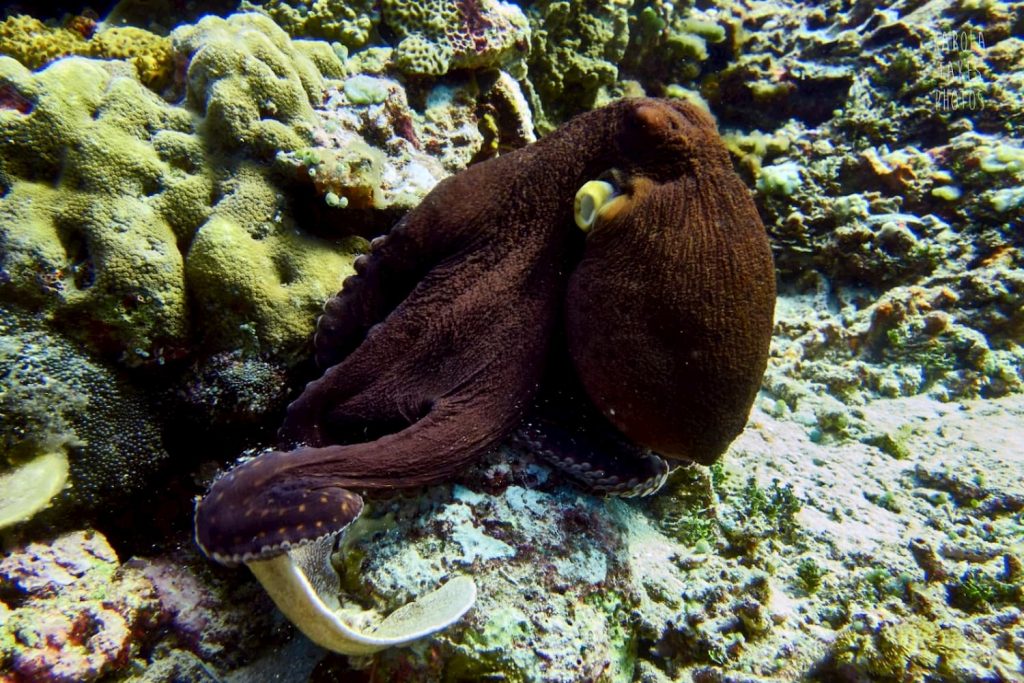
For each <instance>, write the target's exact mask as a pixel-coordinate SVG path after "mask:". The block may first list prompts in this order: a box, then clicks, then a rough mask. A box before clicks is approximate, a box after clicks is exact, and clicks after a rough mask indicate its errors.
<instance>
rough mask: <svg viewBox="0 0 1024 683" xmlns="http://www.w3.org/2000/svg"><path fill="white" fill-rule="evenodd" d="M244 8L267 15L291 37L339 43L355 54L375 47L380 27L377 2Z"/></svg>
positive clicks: (250, 2) (265, 1)
mask: <svg viewBox="0 0 1024 683" xmlns="http://www.w3.org/2000/svg"><path fill="white" fill-rule="evenodd" d="M240 8H241V9H243V10H259V11H262V12H265V13H266V14H267V15H269V16H270V17H271V18H272V19H273V20H274V21H276V22H277V23H278V24H279V25H280V26H281V27H282V28H283V29H284V30H285V31H287V32H288V34H289V35H292V36H304V37H313V38H322V39H324V40H330V41H337V42H339V43H341V44H342V45H344V46H345V47H346V48H349V49H352V50H356V49H359V48H361V47H365V46H366V45H368V44H369V43H371V42H372V41H373V40H374V39H375V37H376V36H377V25H378V24H379V23H380V8H379V5H378V3H377V2H375V1H374V0H357V1H355V2H352V1H350V0H312V2H307V1H306V0H299V1H298V2H288V1H287V0H243V2H242V3H241V5H240Z"/></svg>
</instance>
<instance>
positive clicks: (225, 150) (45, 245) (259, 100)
mask: <svg viewBox="0 0 1024 683" xmlns="http://www.w3.org/2000/svg"><path fill="white" fill-rule="evenodd" d="M173 41H174V45H175V50H176V51H177V54H179V55H180V56H181V57H182V58H183V59H189V58H191V57H192V56H193V55H195V59H191V61H189V62H187V64H188V69H187V73H188V78H189V89H188V93H189V102H191V103H193V104H194V105H195V106H196V107H198V108H199V109H200V111H201V113H202V114H203V116H202V117H199V116H197V115H196V113H195V112H193V111H191V110H189V109H187V108H182V107H175V106H172V105H169V104H167V103H165V102H163V101H162V100H160V99H159V98H158V97H156V96H155V95H153V94H152V93H150V92H149V91H147V90H146V89H145V88H144V87H142V86H141V85H140V84H139V82H138V81H137V80H136V79H135V78H134V76H133V74H131V73H130V72H129V68H130V67H127V66H126V65H123V64H119V63H117V62H99V61H91V60H85V59H81V58H69V59H64V60H61V61H60V62H58V63H55V64H53V65H51V66H50V67H48V68H46V69H44V70H42V71H40V72H38V73H31V72H29V71H28V70H26V69H25V68H24V67H21V66H20V65H19V64H18V63H17V62H15V61H13V60H11V59H7V58H4V59H2V60H0V69H2V71H0V79H2V80H3V82H4V83H5V85H4V88H6V89H7V91H9V94H8V96H7V97H8V99H12V100H16V101H17V102H19V103H23V105H22V106H20V108H19V107H14V108H10V107H5V108H4V109H3V110H0V132H2V134H3V142H2V143H0V150H2V152H3V161H0V184H2V186H3V189H4V194H3V196H2V197H0V245H2V246H3V255H2V256H0V271H2V276H3V277H2V278H0V300H2V301H3V302H5V303H7V304H9V305H13V306H18V307H24V308H30V309H34V308H38V307H42V309H43V310H44V311H45V312H46V314H47V316H48V317H50V318H51V319H52V320H53V321H54V322H55V323H56V324H58V325H64V324H67V323H70V322H71V321H74V324H70V325H68V329H69V330H72V331H73V332H75V333H77V334H78V335H79V338H80V339H81V340H82V341H84V342H86V343H88V344H89V345H91V346H92V347H93V348H94V349H96V350H97V351H99V352H101V353H103V354H105V355H110V356H113V357H116V358H118V359H119V360H120V362H122V363H124V364H126V365H128V366H133V365H140V364H154V363H162V362H164V361H165V360H170V359H175V358H179V357H181V356H184V355H187V354H188V353H189V352H190V347H191V345H192V340H193V339H196V338H198V339H200V340H201V341H202V342H203V344H204V345H205V346H206V347H207V348H208V349H209V350H210V351H221V350H233V349H237V348H240V347H241V346H243V345H245V344H246V343H247V342H248V340H249V337H250V336H251V335H252V333H251V332H250V331H249V330H250V329H254V330H255V335H256V337H257V339H258V340H259V342H260V344H259V351H261V352H266V353H272V354H277V355H279V356H282V357H286V358H292V357H293V356H294V354H295V353H296V352H297V351H298V350H299V349H300V348H301V346H302V344H303V343H304V342H305V341H306V339H307V336H308V334H309V333H310V331H311V326H312V320H313V318H314V315H315V311H316V310H317V309H318V308H319V306H320V304H321V302H322V301H323V300H324V299H325V298H326V297H327V296H329V295H330V294H331V293H333V292H334V291H336V290H337V289H338V288H339V286H340V283H341V280H342V279H343V278H344V275H345V271H346V268H347V264H348V262H349V261H350V259H351V257H350V255H349V254H350V251H351V249H348V250H346V249H344V248H343V249H341V250H339V249H338V246H339V245H338V244H337V241H336V240H335V241H326V240H322V239H316V238H313V237H310V236H308V235H303V234H301V233H298V232H297V231H296V230H295V229H294V227H293V226H294V222H293V218H292V216H291V214H290V210H289V207H288V205H287V204H286V200H285V197H284V196H283V195H282V194H281V190H280V187H279V184H280V182H281V181H280V179H277V178H272V171H271V170H270V169H268V168H266V167H265V166H263V165H261V164H259V163H256V162H254V161H252V159H253V158H260V157H269V158H273V156H274V155H275V154H277V153H278V152H286V151H289V150H294V149H298V148H301V147H306V146H308V144H309V143H310V142H311V136H312V131H313V127H314V124H315V117H314V114H313V109H312V105H313V104H314V103H319V101H320V97H321V92H322V89H323V88H324V85H325V84H324V81H323V77H322V76H321V71H320V69H321V68H323V69H325V70H327V71H328V73H338V72H340V69H341V67H340V62H339V61H338V59H337V57H336V56H335V55H334V54H333V52H331V51H330V49H329V48H328V47H327V46H326V44H323V43H314V42H310V41H306V42H302V43H294V44H293V43H291V42H290V41H289V40H288V38H287V36H286V35H285V34H284V32H283V31H281V30H280V29H279V28H277V27H276V26H275V25H274V24H273V23H272V22H271V21H270V20H269V19H267V18H265V17H262V16H260V15H255V14H252V15H236V16H233V17H232V18H231V19H229V20H223V19H220V18H217V17H208V18H206V19H205V20H203V21H201V22H200V23H199V24H197V25H196V26H195V27H184V28H181V29H178V30H177V31H176V32H175V33H174V35H173ZM200 47H202V48H203V49H199V48H200ZM243 63H245V64H248V65H249V66H248V67H246V68H245V69H242V68H241V65H242V64H243ZM278 73H280V74H281V75H280V77H279V76H278V75H277V74H278ZM15 96H16V97H15ZM23 109H24V111H23ZM28 150H31V153H28ZM66 150H70V151H66ZM14 226H18V228H17V229H15V228H14ZM189 296H192V297H194V299H193V303H195V308H194V310H192V309H191V308H190V307H191V304H190V302H189V301H188V298H189ZM210 310H216V311H218V312H217V314H215V315H210V316H207V315H206V312H207V311H210ZM247 326H249V327H247Z"/></svg>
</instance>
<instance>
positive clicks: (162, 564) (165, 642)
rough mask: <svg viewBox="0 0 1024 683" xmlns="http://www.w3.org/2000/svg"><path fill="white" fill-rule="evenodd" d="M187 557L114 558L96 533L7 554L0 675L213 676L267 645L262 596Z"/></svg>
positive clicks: (269, 632) (2, 568)
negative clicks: (121, 559)
mask: <svg viewBox="0 0 1024 683" xmlns="http://www.w3.org/2000/svg"><path fill="white" fill-rule="evenodd" d="M195 560H196V558H195V557H194V556H191V555H189V554H187V553H184V554H183V553H179V554H177V555H176V556H174V557H173V558H167V559H164V560H156V561H149V560H143V559H132V560H129V561H127V562H121V561H120V560H119V559H118V556H117V553H116V552H115V551H114V549H113V548H112V547H111V546H110V544H109V543H108V541H107V539H106V538H105V537H104V536H103V535H102V534H100V533H99V532H96V531H75V532H71V533H67V534H64V535H62V536H58V537H56V538H53V539H51V540H46V541H39V542H34V543H30V544H27V545H25V546H21V547H14V548H10V550H9V552H7V553H6V555H5V557H4V559H3V560H0V595H2V596H3V602H2V603H0V615H2V616H3V617H4V618H3V620H2V622H0V671H3V672H4V673H5V674H6V675H12V676H14V677H15V678H16V679H17V680H47V681H56V682H58V683H60V682H64V681H67V682H68V683H71V682H74V683H85V682H89V681H97V680H110V678H111V677H116V678H121V677H132V678H133V680H145V681H153V682H155V681H169V680H196V681H206V680H211V681H212V680H219V678H218V675H217V671H218V670H221V671H226V670H230V669H234V668H237V667H238V666H240V665H243V664H247V663H248V662H249V661H250V660H251V659H253V656H252V653H254V652H256V651H258V649H260V648H263V647H266V646H267V644H268V643H273V642H274V640H275V635H274V628H273V627H274V619H273V617H272V616H271V615H272V612H271V610H270V604H269V601H268V600H267V599H266V598H265V597H264V596H263V595H261V594H259V593H256V592H255V591H254V590H253V589H252V588H251V587H249V586H237V585H231V584H228V583H226V582H224V581H223V579H220V578H217V577H214V576H212V575H210V574H209V572H208V571H207V570H206V569H204V568H202V567H201V565H200V568H199V569H195V568H193V567H192V566H191V565H192V564H193V563H194V562H195ZM254 608H256V609H254ZM240 646H241V647H240ZM139 677H141V678H139ZM182 677H184V678H182Z"/></svg>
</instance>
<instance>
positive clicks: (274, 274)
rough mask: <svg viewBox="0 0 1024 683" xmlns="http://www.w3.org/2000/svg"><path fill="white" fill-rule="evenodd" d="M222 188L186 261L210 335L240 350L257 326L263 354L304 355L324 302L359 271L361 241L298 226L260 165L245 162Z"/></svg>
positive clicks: (211, 340) (210, 340) (217, 343)
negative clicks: (355, 265) (340, 240)
mask: <svg viewBox="0 0 1024 683" xmlns="http://www.w3.org/2000/svg"><path fill="white" fill-rule="evenodd" d="M222 189H223V190H224V191H225V192H226V196H225V197H224V199H222V200H221V201H220V202H219V203H218V204H217V207H216V209H215V210H214V213H213V215H212V216H211V218H210V220H208V221H207V222H206V223H204V224H203V225H202V226H201V227H200V228H199V230H198V231H197V232H196V235H195V238H194V239H193V241H192V244H191V246H190V248H189V251H188V255H187V257H186V259H185V275H186V277H187V279H188V284H189V289H190V291H191V292H192V293H193V296H194V301H195V305H196V307H197V308H198V314H199V316H200V318H201V319H202V320H204V322H205V330H204V333H205V340H204V341H205V342H206V345H207V346H208V347H211V348H217V349H230V348H235V347H237V346H238V345H239V343H240V342H242V341H245V338H246V337H247V336H248V334H249V332H247V331H248V330H252V331H254V332H255V335H256V338H257V339H258V340H259V341H260V343H261V349H260V350H261V351H262V352H267V351H274V350H276V351H277V352H278V353H279V354H281V355H283V356H285V357H286V358H287V357H290V356H291V355H292V354H297V353H298V352H299V351H301V350H302V349H303V346H304V343H305V341H306V339H307V338H308V336H309V334H310V332H311V331H312V329H311V327H312V321H313V320H315V319H316V312H317V311H318V310H319V309H320V306H321V304H322V303H323V301H325V300H326V299H327V298H328V297H330V296H331V295H333V294H334V293H335V292H337V291H338V290H339V289H340V288H341V282H342V280H343V279H344V278H345V277H346V276H347V275H349V274H351V272H352V271H351V265H350V264H351V260H352V253H353V251H354V249H355V246H354V244H348V245H347V247H346V245H339V244H336V243H332V242H329V241H326V240H322V239H317V238H313V237H309V236H306V235H303V234H302V233H300V232H299V231H298V230H296V229H295V227H294V223H293V222H292V221H291V220H290V219H289V218H287V216H286V213H285V210H284V209H285V207H284V206H283V203H282V202H283V200H282V198H281V196H280V193H279V191H278V189H277V187H276V186H274V185H273V184H272V183H271V182H270V181H269V179H268V178H267V176H266V174H265V172H264V170H263V169H262V168H261V167H259V166H257V165H255V164H246V165H243V166H242V167H240V168H239V169H238V170H237V171H236V173H235V175H234V177H233V178H232V179H231V180H230V181H227V182H225V183H224V184H223V185H222ZM339 247H340V248H339Z"/></svg>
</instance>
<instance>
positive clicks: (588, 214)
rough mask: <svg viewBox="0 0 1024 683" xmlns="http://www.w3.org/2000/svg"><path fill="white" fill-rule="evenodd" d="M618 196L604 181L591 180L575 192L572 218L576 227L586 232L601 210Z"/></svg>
mask: <svg viewBox="0 0 1024 683" xmlns="http://www.w3.org/2000/svg"><path fill="white" fill-rule="evenodd" d="M618 194H619V192H618V189H617V188H616V187H615V186H614V185H612V184H611V183H609V182H608V181H605V180H591V181H588V182H586V183H584V184H583V186H582V187H580V189H579V190H578V191H577V192H576V198H575V200H574V202H573V217H574V218H575V219H576V227H578V228H579V229H580V230H582V231H583V232H588V231H589V230H590V229H591V228H592V227H594V223H595V222H597V219H598V216H599V215H600V213H601V209H602V208H604V206H605V205H606V204H608V202H610V201H611V200H612V199H613V198H615V197H616V196H617V195H618Z"/></svg>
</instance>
